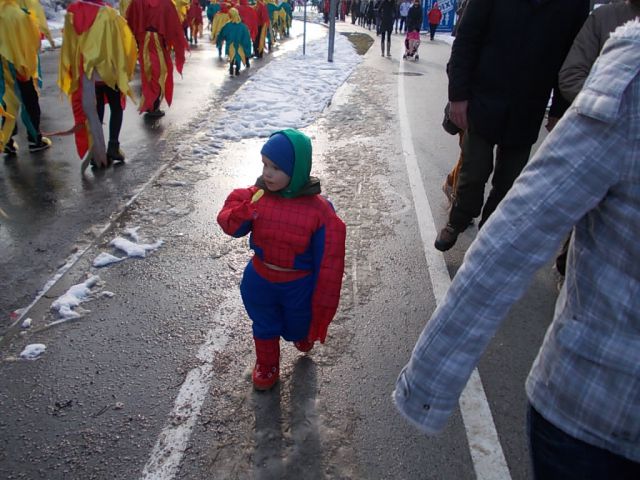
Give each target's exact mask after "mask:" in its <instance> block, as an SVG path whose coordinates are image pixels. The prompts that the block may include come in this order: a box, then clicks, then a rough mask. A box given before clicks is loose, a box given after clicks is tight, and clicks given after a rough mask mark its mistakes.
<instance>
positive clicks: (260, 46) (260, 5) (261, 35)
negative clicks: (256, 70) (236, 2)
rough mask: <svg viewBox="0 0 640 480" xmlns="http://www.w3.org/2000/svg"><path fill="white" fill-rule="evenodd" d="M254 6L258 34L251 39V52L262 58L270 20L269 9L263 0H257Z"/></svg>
mask: <svg viewBox="0 0 640 480" xmlns="http://www.w3.org/2000/svg"><path fill="white" fill-rule="evenodd" d="M254 8H255V10H256V17H257V19H258V35H257V37H256V39H255V40H254V41H253V53H254V55H255V56H256V57H258V58H262V55H264V47H265V44H266V42H267V38H269V30H270V29H271V21H270V20H269V10H268V9H267V5H266V4H265V2H264V0H257V2H256V4H255V7H254ZM269 49H271V44H269Z"/></svg>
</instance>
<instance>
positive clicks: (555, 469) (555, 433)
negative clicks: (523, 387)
mask: <svg viewBox="0 0 640 480" xmlns="http://www.w3.org/2000/svg"><path fill="white" fill-rule="evenodd" d="M527 423H528V429H529V443H530V449H531V459H532V462H533V476H534V478H535V479H536V480H600V479H606V478H611V479H614V478H615V479H616V480H632V479H634V480H635V479H638V478H640V463H635V462H632V461H631V460H628V459H626V458H624V457H621V456H620V455H616V454H615V453H612V452H609V451H608V450H604V449H602V448H598V447H596V446H594V445H590V444H588V443H586V442H583V441H582V440H578V439H577V438H574V437H572V436H571V435H568V434H566V433H564V432H563V431H562V430H560V429H559V428H557V427H556V426H554V425H553V424H552V423H551V422H549V421H547V420H546V419H545V418H544V417H543V416H542V415H540V414H539V413H538V412H537V411H536V410H535V409H534V408H533V407H532V406H531V405H529V410H528V412H527Z"/></svg>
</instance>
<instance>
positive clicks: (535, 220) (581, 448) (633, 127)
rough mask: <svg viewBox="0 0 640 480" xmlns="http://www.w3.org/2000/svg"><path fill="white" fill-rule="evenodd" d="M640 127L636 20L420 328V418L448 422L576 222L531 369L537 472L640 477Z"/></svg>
mask: <svg viewBox="0 0 640 480" xmlns="http://www.w3.org/2000/svg"><path fill="white" fill-rule="evenodd" d="M471 5H473V0H472V2H471ZM470 8H471V7H470ZM470 18H471V16H470V17H469V18H466V19H465V22H466V21H467V20H469V19H470ZM463 25H464V22H463ZM639 133H640V22H638V21H632V22H629V23H627V24H625V25H624V26H622V27H620V28H618V29H617V30H616V31H615V32H614V33H613V34H612V35H611V38H610V39H609V40H608V41H607V43H606V44H605V47H604V50H603V53H602V55H601V56H600V58H598V60H597V61H596V62H595V64H594V66H593V69H592V70H591V74H590V75H589V77H588V79H587V80H586V82H585V85H584V88H583V89H582V91H581V92H580V94H578V96H577V97H576V99H575V101H574V103H573V105H572V106H571V108H570V109H569V110H568V111H567V112H566V114H565V115H564V117H563V118H562V120H560V122H559V123H558V124H557V126H556V127H555V128H554V129H553V131H552V132H551V133H550V134H549V135H548V136H547V138H546V139H545V141H544V142H543V144H542V145H541V147H540V148H539V150H538V151H537V153H536V154H535V156H534V157H533V159H532V161H531V162H530V163H529V165H528V166H527V167H526V168H525V170H524V171H523V173H522V175H521V176H520V177H519V178H518V179H517V181H516V183H515V184H514V186H513V188H512V189H511V191H510V192H509V194H508V195H507V197H506V198H505V199H504V201H503V202H502V203H501V204H500V206H499V207H498V209H497V210H496V211H495V213H494V214H493V215H492V216H491V218H490V219H489V221H488V222H487V224H486V226H485V227H484V228H483V229H482V231H481V232H480V233H479V234H478V236H477V238H476V239H475V241H474V242H473V244H472V245H471V248H470V249H469V251H468V252H467V255H466V256H465V259H464V263H463V264H462V266H461V267H460V269H459V270H458V272H457V273H456V275H455V277H454V279H453V282H452V284H451V287H450V288H449V290H448V292H447V293H446V296H445V298H444V300H443V301H442V303H441V304H440V305H439V306H438V309H437V310H436V311H435V312H434V314H433V315H432V317H431V319H430V320H429V321H428V323H427V325H426V327H425V328H424V330H423V332H422V334H421V335H420V338H419V340H418V342H417V344H416V346H415V348H414V350H413V353H412V355H411V359H410V360H409V363H408V364H407V365H406V366H405V367H404V368H403V370H402V371H401V373H400V375H399V378H398V380H397V382H396V388H395V391H394V393H393V399H394V401H395V404H396V406H397V408H398V410H399V411H400V412H401V413H402V415H404V416H405V417H406V418H407V419H408V420H409V421H410V422H411V423H412V424H413V425H415V426H416V427H418V428H419V429H420V430H422V431H423V432H425V433H427V434H435V433H437V432H439V431H441V430H442V429H443V428H444V425H445V422H446V421H447V418H448V417H449V415H450V413H451V411H452V410H453V409H455V408H456V406H457V404H458V398H459V396H460V393H461V391H462V390H463V388H464V386H465V384H466V383H467V380H468V378H469V376H470V375H471V372H472V370H473V369H474V367H475V365H476V364H477V363H478V360H479V358H480V356H481V355H482V352H483V351H484V349H485V348H486V347H487V344H488V343H489V341H490V340H491V338H492V337H493V335H494V334H495V332H496V330H497V329H498V328H499V326H500V324H501V323H502V321H503V320H504V318H505V316H506V315H507V312H508V310H509V308H510V307H511V306H512V305H513V303H514V302H515V301H516V300H517V299H518V298H519V297H521V296H522V295H523V294H524V292H525V290H526V288H527V285H528V284H529V282H530V280H531V278H532V277H533V275H534V274H535V272H536V271H537V270H538V269H539V268H541V267H543V266H544V265H545V264H546V263H547V262H548V261H549V260H550V259H551V258H552V257H553V255H554V254H555V251H556V247H557V245H558V244H559V243H560V241H561V240H562V239H563V238H564V236H565V235H566V232H567V230H569V229H570V228H573V232H574V236H573V240H572V244H571V247H570V249H569V262H568V264H567V280H566V282H565V284H564V286H563V288H562V290H561V292H560V296H559V298H558V301H557V303H556V308H555V313H554V318H553V321H552V323H551V325H550V327H549V329H548V331H547V334H546V336H545V339H544V342H543V344H542V347H541V348H540V351H539V352H538V356H537V358H536V359H535V361H534V362H533V366H532V368H531V371H530V373H529V376H528V378H527V381H526V393H527V397H528V401H529V407H528V419H527V420H528V430H529V431H528V434H529V445H530V449H531V458H532V464H533V473H534V478H535V479H537V480H578V479H585V478H593V479H609V478H611V479H614V478H615V479H635V478H640V442H638V438H640V408H638V405H640V371H639V366H640V334H639V332H638V327H639V325H640V303H639V302H640V297H639V296H638V291H640V243H639V242H638V241H637V232H638V231H640V208H639V207H638V206H639V205H640V157H639V156H638V151H640V135H639Z"/></svg>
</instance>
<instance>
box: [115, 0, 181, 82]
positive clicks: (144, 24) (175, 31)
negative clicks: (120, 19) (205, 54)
mask: <svg viewBox="0 0 640 480" xmlns="http://www.w3.org/2000/svg"><path fill="white" fill-rule="evenodd" d="M127 22H128V23H129V27H130V28H131V31H132V32H133V34H134V35H135V37H136V40H137V41H138V46H139V48H141V45H142V44H143V43H144V36H145V34H146V32H147V31H155V32H158V34H159V35H160V36H161V37H162V39H163V40H164V42H165V45H166V48H167V49H169V50H171V49H173V51H174V52H175V65H176V70H178V73H180V74H182V67H183V66H184V52H185V50H187V48H188V47H187V40H186V39H185V37H184V31H183V30H182V25H181V23H180V18H179V17H178V11H177V10H176V7H175V6H174V5H173V3H172V2H171V0H133V1H132V2H131V5H130V6H129V8H128V9H127Z"/></svg>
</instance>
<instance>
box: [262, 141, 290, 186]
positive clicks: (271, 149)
mask: <svg viewBox="0 0 640 480" xmlns="http://www.w3.org/2000/svg"><path fill="white" fill-rule="evenodd" d="M260 153H261V154H262V155H264V156H265V157H268V158H269V160H271V161H272V162H273V163H275V164H276V165H277V166H278V167H279V168H280V170H282V171H283V172H284V173H286V174H287V175H289V176H290V177H292V176H293V166H294V165H295V162H296V155H295V152H294V150H293V145H292V144H291V141H290V140H289V139H288V138H287V136H286V135H285V134H283V133H280V132H277V133H274V134H273V135H271V137H269V140H267V142H266V143H265V144H264V145H263V147H262V150H260Z"/></svg>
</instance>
